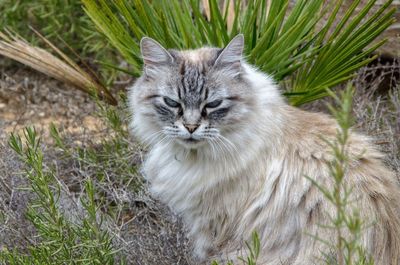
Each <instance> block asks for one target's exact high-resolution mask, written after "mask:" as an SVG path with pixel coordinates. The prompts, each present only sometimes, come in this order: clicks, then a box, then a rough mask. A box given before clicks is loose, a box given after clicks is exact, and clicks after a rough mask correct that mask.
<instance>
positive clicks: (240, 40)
mask: <svg viewBox="0 0 400 265" xmlns="http://www.w3.org/2000/svg"><path fill="white" fill-rule="evenodd" d="M243 49H244V36H243V34H239V35H236V36H235V37H234V38H233V39H232V40H231V41H230V42H229V44H228V45H227V46H226V47H225V48H224V49H223V50H222V52H221V54H220V55H219V56H218V58H217V60H216V61H215V63H214V66H215V67H221V68H223V69H224V70H226V72H227V73H229V74H230V75H233V76H237V75H239V74H240V72H241V68H242V67H241V60H242V55H243Z"/></svg>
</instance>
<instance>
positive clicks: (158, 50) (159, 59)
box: [140, 37, 174, 76]
mask: <svg viewBox="0 0 400 265" xmlns="http://www.w3.org/2000/svg"><path fill="white" fill-rule="evenodd" d="M140 51H141V53H142V58H143V63H144V71H145V74H146V75H148V76H155V75H156V74H157V70H158V69H159V68H160V67H161V66H166V65H168V64H171V63H172V62H173V61H174V58H173V57H172V55H171V54H170V53H169V52H168V51H167V50H166V49H165V48H164V47H163V46H161V44H160V43H158V42H157V41H155V40H153V39H152V38H149V37H144V38H142V40H141V41H140Z"/></svg>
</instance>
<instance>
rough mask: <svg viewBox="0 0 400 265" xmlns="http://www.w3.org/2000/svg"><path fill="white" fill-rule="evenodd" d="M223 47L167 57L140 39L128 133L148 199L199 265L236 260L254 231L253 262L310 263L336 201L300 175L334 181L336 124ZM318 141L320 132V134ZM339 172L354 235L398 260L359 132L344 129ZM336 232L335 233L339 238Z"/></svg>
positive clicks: (378, 181)
mask: <svg viewBox="0 0 400 265" xmlns="http://www.w3.org/2000/svg"><path fill="white" fill-rule="evenodd" d="M243 46H244V40H243V36H242V35H238V36H237V37H235V38H234V39H233V40H232V41H231V42H230V43H229V44H228V45H227V46H226V47H225V48H224V49H218V48H201V49H197V50H188V51H177V50H168V51H167V50H166V49H164V48H163V47H162V46H161V45H160V44H158V43H157V42H156V41H154V40H152V39H150V38H143V39H142V41H141V51H142V56H143V60H144V70H143V75H142V76H141V77H140V78H139V79H138V80H137V82H136V83H135V84H134V86H133V87H132V88H131V90H130V95H129V99H130V106H131V110H132V112H133V121H132V124H131V125H132V128H133V131H134V133H135V134H136V135H137V136H138V137H139V138H140V139H141V140H142V141H143V142H144V143H146V144H148V145H149V146H150V150H149V153H148V155H147V159H146V161H145V163H144V174H145V177H146V178H147V179H148V181H149V182H150V185H151V192H152V193H153V194H154V196H156V197H157V198H159V199H160V200H161V201H162V202H164V203H166V204H168V205H169V206H170V207H171V208H172V209H173V210H174V211H175V212H177V213H179V214H181V215H182V216H183V218H184V220H185V223H186V224H187V227H188V229H189V230H190V233H189V234H190V237H191V238H192V239H193V242H194V253H195V256H196V257H197V258H198V259H199V261H206V260H208V259H210V258H213V257H216V256H221V255H222V256H226V257H228V259H233V260H235V257H236V256H237V255H238V253H240V251H241V248H242V247H243V242H244V241H246V240H249V239H250V238H251V234H252V232H253V231H257V232H258V234H259V237H260V242H261V257H260V258H259V260H258V263H257V264H267V265H278V264H290V265H292V264H295V265H300V264H301V265H308V264H319V263H320V260H319V258H321V256H320V254H321V253H329V252H330V251H332V250H330V249H329V247H328V246H327V244H326V243H322V242H321V241H319V240H315V238H314V237H312V236H310V234H311V235H318V237H319V238H322V239H325V240H327V241H331V242H332V243H334V239H335V238H336V236H335V235H334V234H333V231H332V230H329V229H326V228H323V227H322V226H321V225H324V224H331V221H330V220H329V218H328V215H329V214H330V215H334V214H335V208H334V206H333V205H332V204H331V203H330V202H328V201H327V200H326V199H325V198H324V196H323V194H322V192H320V191H319V190H318V188H317V187H316V186H315V185H313V184H312V183H311V181H310V180H309V179H307V178H306V177H305V176H309V177H310V178H313V179H315V180H316V181H317V182H318V183H320V184H321V185H325V186H329V185H332V182H331V181H332V180H331V179H332V177H331V176H330V173H329V170H328V166H327V163H329V162H330V161H331V159H332V154H331V150H330V147H329V146H328V145H327V143H326V141H325V140H326V139H328V140H329V139H331V140H332V139H334V138H335V137H336V136H335V135H336V132H337V129H338V125H337V123H336V121H335V120H334V119H332V118H330V117H329V116H327V115H324V114H319V113H311V112H306V111H302V110H300V109H297V108H294V107H291V106H290V105H288V104H287V103H286V102H285V100H284V99H283V97H282V96H281V94H280V92H279V90H278V88H277V86H276V85H275V83H274V82H273V80H271V78H270V77H268V76H267V75H265V74H264V73H261V72H259V71H257V70H256V69H255V68H254V67H252V66H250V65H249V64H247V63H246V62H245V60H244V59H243V57H242V52H243ZM321 136H323V138H324V139H325V140H324V139H322V138H321ZM348 152H349V156H350V162H349V163H350V164H349V168H348V171H347V174H346V177H345V182H346V184H347V185H348V186H351V187H353V193H352V194H354V197H355V202H354V203H355V205H356V206H357V207H358V208H359V209H360V213H361V218H362V219H364V220H369V221H371V223H373V225H371V226H369V228H367V229H366V230H365V231H363V232H364V233H363V236H362V238H361V239H360V240H361V243H362V245H363V247H364V248H365V250H366V251H367V252H368V253H369V254H370V255H371V257H373V258H374V260H375V264H378V265H398V264H400V222H399V217H400V211H399V205H400V195H399V194H400V193H399V187H398V185H397V181H396V177H395V175H394V173H392V172H391V171H389V170H388V169H386V168H385V166H384V165H383V163H382V157H383V155H382V154H381V153H380V152H379V151H377V150H376V148H375V147H374V146H372V145H371V144H370V143H369V140H368V138H367V137H365V136H363V135H360V134H357V133H354V132H351V134H350V138H349V142H348ZM344 236H345V235H344Z"/></svg>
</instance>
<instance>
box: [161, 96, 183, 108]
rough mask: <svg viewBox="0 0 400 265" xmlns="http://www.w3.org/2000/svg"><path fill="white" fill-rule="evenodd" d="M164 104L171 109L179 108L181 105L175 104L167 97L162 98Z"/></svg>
mask: <svg viewBox="0 0 400 265" xmlns="http://www.w3.org/2000/svg"><path fill="white" fill-rule="evenodd" d="M164 102H165V104H167V106H169V107H171V108H178V107H180V106H181V104H179V103H178V102H176V101H175V100H173V99H170V98H169V97H164Z"/></svg>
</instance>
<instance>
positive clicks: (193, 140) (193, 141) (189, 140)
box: [184, 137, 200, 143]
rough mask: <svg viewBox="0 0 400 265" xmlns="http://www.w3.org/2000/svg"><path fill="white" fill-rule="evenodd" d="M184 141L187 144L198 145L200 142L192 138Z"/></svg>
mask: <svg viewBox="0 0 400 265" xmlns="http://www.w3.org/2000/svg"><path fill="white" fill-rule="evenodd" d="M184 141H185V142H187V143H198V142H200V140H199V139H194V138H193V137H190V138H187V139H184Z"/></svg>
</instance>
